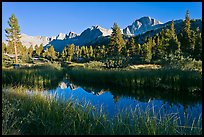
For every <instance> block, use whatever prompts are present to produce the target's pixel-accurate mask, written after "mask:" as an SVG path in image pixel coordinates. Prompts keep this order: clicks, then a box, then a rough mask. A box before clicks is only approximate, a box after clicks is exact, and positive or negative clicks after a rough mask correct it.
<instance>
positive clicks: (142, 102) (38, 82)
mask: <svg viewBox="0 0 204 137" xmlns="http://www.w3.org/2000/svg"><path fill="white" fill-rule="evenodd" d="M2 80H3V81H2V86H3V93H2V95H3V97H2V99H3V101H2V103H3V104H2V106H3V109H2V114H3V118H2V119H3V124H2V126H3V127H2V131H3V134H136V135H137V134H143V135H149V134H153V135H154V134H182V135H183V134H202V76H201V74H200V73H198V72H195V71H182V70H178V69H164V68H161V69H141V70H94V69H86V68H82V67H71V68H70V67H69V68H61V67H53V66H50V65H47V66H45V65H43V66H36V67H25V68H18V69H3V70H2Z"/></svg>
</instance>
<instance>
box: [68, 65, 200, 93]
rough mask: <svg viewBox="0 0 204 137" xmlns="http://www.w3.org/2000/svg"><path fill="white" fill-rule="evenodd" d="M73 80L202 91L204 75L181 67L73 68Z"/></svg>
mask: <svg viewBox="0 0 204 137" xmlns="http://www.w3.org/2000/svg"><path fill="white" fill-rule="evenodd" d="M66 72H67V73H68V74H69V75H70V79H71V80H75V81H82V82H85V83H94V84H95V85H108V86H112V87H119V88H131V89H134V88H147V89H151V88H154V89H163V90H174V91H182V92H186V91H188V92H191V93H193V94H194V93H198V92H199V93H201V87H202V75H201V74H200V73H198V72H196V71H188V70H185V71H182V70H179V69H167V68H166V69H163V68H161V69H156V70H153V69H141V70H90V69H83V68H71V69H67V71H66Z"/></svg>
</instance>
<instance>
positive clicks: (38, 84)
mask: <svg viewBox="0 0 204 137" xmlns="http://www.w3.org/2000/svg"><path fill="white" fill-rule="evenodd" d="M63 77H64V73H63V70H62V68H61V67H59V66H58V65H56V64H47V65H35V66H31V67H28V66H24V67H20V68H18V69H2V82H3V84H2V85H11V86H16V85H24V86H27V87H28V88H32V89H36V90H38V91H39V90H45V89H53V88H56V87H57V86H58V82H60V81H61V80H62V79H63Z"/></svg>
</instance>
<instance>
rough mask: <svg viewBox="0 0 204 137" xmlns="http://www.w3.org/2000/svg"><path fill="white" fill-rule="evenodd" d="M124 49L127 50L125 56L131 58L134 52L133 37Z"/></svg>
mask: <svg viewBox="0 0 204 137" xmlns="http://www.w3.org/2000/svg"><path fill="white" fill-rule="evenodd" d="M126 48H127V51H128V54H127V56H133V55H134V52H135V51H134V50H135V48H136V44H135V40H134V38H133V37H132V38H131V39H130V40H129V41H128V42H127V44H126Z"/></svg>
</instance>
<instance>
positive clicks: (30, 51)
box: [28, 45, 33, 58]
mask: <svg viewBox="0 0 204 137" xmlns="http://www.w3.org/2000/svg"><path fill="white" fill-rule="evenodd" d="M28 56H29V57H30V58H32V56H33V47H32V45H31V46H30V47H29V48H28Z"/></svg>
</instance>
